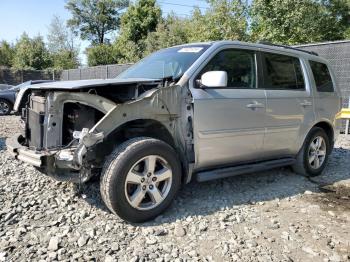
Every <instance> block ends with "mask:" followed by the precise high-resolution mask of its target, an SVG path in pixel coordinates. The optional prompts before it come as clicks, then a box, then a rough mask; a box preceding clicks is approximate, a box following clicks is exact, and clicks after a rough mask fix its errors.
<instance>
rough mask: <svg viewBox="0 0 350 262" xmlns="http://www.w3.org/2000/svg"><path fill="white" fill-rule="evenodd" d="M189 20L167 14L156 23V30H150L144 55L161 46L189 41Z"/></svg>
mask: <svg viewBox="0 0 350 262" xmlns="http://www.w3.org/2000/svg"><path fill="white" fill-rule="evenodd" d="M189 24H190V20H189V19H185V18H180V17H178V16H176V15H175V14H173V13H171V14H169V15H168V16H167V17H166V18H165V19H164V20H162V21H161V22H160V23H158V25H157V28H156V31H155V32H150V33H149V34H148V35H147V38H146V40H145V51H144V54H143V55H144V56H145V55H148V54H150V53H152V52H154V51H156V50H159V49H161V48H166V47H170V46H174V45H180V44H185V43H188V42H189V30H188V28H189Z"/></svg>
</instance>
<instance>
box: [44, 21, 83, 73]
mask: <svg viewBox="0 0 350 262" xmlns="http://www.w3.org/2000/svg"><path fill="white" fill-rule="evenodd" d="M47 40H48V48H49V51H50V53H51V56H52V61H53V67H54V68H55V69H71V68H76V67H78V66H79V59H78V53H79V49H78V47H77V44H76V39H75V37H74V35H73V32H72V31H70V30H69V29H68V28H67V27H66V26H65V24H64V21H63V20H62V19H61V18H59V17H58V16H54V17H53V19H52V21H51V24H50V26H49V33H48V35H47Z"/></svg>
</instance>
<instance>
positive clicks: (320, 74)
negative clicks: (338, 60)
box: [310, 61, 334, 92]
mask: <svg viewBox="0 0 350 262" xmlns="http://www.w3.org/2000/svg"><path fill="white" fill-rule="evenodd" d="M310 66H311V70H312V73H313V75H314V79H315V83H316V88H317V91H318V92H333V91H334V88H333V82H332V78H331V75H330V73H329V70H328V67H327V65H325V64H323V63H319V62H315V61H310Z"/></svg>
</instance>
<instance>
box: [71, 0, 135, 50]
mask: <svg viewBox="0 0 350 262" xmlns="http://www.w3.org/2000/svg"><path fill="white" fill-rule="evenodd" d="M128 5H129V0H68V2H67V4H66V8H67V9H68V10H69V11H70V12H71V13H72V16H73V17H72V18H71V19H69V20H68V22H67V23H68V26H70V27H71V28H72V29H73V30H75V31H76V32H77V33H78V32H79V34H80V37H81V38H82V39H83V40H89V41H91V43H93V44H103V43H105V42H108V39H106V35H107V34H108V33H110V32H112V31H114V30H117V29H118V28H119V24H120V12H121V11H122V10H123V9H124V8H126V7H127V6H128Z"/></svg>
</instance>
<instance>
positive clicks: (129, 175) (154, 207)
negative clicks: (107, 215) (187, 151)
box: [100, 137, 181, 223]
mask: <svg viewBox="0 0 350 262" xmlns="http://www.w3.org/2000/svg"><path fill="white" fill-rule="evenodd" d="M147 163H149V164H147ZM152 163H154V164H153V165H152ZM153 167H154V168H153ZM169 170H170V171H169ZM180 185H181V164H180V161H179V159H178V157H177V154H176V152H175V150H174V149H173V148H172V147H171V146H169V145H168V144H166V143H165V142H163V141H160V140H157V139H153V138H148V137H140V138H134V139H130V140H128V141H126V142H124V143H122V144H121V145H119V146H118V147H117V148H116V149H115V150H114V151H113V152H112V153H111V155H110V156H109V157H108V158H107V159H106V161H105V164H104V167H103V169H102V173H101V182H100V190H101V195H102V199H103V201H104V203H105V204H106V206H107V207H108V209H109V210H110V211H111V212H113V213H114V214H116V215H118V216H119V217H120V218H122V219H124V220H126V221H128V222H132V223H140V222H144V221H147V220H150V219H152V218H154V217H156V216H158V215H159V214H161V213H162V212H163V211H164V210H165V209H166V208H167V207H168V206H169V205H170V204H171V202H172V200H173V199H174V197H175V195H176V193H177V191H178V190H179V188H180Z"/></svg>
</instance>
